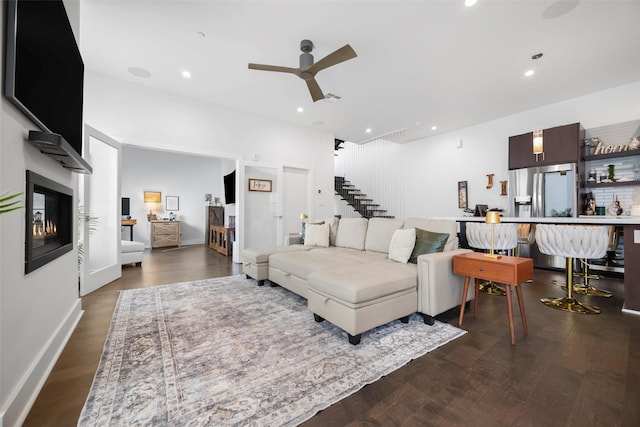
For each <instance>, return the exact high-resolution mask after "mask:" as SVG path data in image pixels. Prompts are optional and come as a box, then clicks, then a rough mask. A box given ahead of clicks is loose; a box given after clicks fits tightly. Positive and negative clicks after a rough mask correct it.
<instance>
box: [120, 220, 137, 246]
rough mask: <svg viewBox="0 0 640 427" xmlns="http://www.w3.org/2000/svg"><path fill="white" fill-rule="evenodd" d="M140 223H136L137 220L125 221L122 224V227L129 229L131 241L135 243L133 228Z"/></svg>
mask: <svg viewBox="0 0 640 427" xmlns="http://www.w3.org/2000/svg"><path fill="white" fill-rule="evenodd" d="M137 223H138V221H136V220H135V219H123V220H122V223H121V224H120V225H121V226H122V227H128V228H129V240H131V241H132V242H133V226H134V225H136V224H137Z"/></svg>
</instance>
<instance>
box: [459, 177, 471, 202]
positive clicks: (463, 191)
mask: <svg viewBox="0 0 640 427" xmlns="http://www.w3.org/2000/svg"><path fill="white" fill-rule="evenodd" d="M468 200H469V194H468V193H467V181H458V207H459V208H460V209H467V208H468V207H469V201H468Z"/></svg>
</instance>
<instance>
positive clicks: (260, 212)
mask: <svg viewBox="0 0 640 427" xmlns="http://www.w3.org/2000/svg"><path fill="white" fill-rule="evenodd" d="M237 165H238V167H237V170H238V171H239V173H236V179H237V183H236V191H237V192H238V195H239V196H240V197H241V199H240V200H241V203H240V209H239V215H240V227H238V229H237V234H236V239H237V240H238V244H239V248H238V249H239V251H242V249H244V248H256V247H273V246H282V242H281V241H280V239H278V236H280V235H281V234H282V233H281V229H282V211H281V200H280V198H281V188H280V187H281V186H280V177H281V175H282V174H281V169H280V168H279V167H277V166H267V165H261V164H258V163H253V162H251V163H248V162H245V161H238V163H237Z"/></svg>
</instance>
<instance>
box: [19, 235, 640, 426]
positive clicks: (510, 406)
mask: <svg viewBox="0 0 640 427" xmlns="http://www.w3.org/2000/svg"><path fill="white" fill-rule="evenodd" d="M240 270H241V268H240V265H238V264H233V263H232V262H231V258H230V257H225V256H222V255H220V254H218V253H216V252H215V251H213V250H210V249H208V248H207V247H205V246H186V247H183V248H181V249H169V250H162V249H155V250H153V251H152V252H151V253H147V254H145V258H144V262H143V265H142V267H131V266H127V267H125V268H124V269H123V274H122V278H120V279H118V280H116V281H115V282H113V283H110V284H109V285H107V286H105V287H103V288H101V289H99V290H97V291H95V292H93V293H92V294H90V295H88V296H86V297H84V298H82V306H83V309H84V310H85V313H84V316H83V317H82V319H81V321H80V323H79V325H78V327H77V328H76V330H75V332H74V333H73V335H72V336H71V339H70V341H69V343H68V344H67V346H66V347H65V349H64V351H63V353H62V355H61V356H60V359H59V360H58V362H57V364H56V366H55V368H54V370H53V372H52V373H51V375H50V376H49V378H48V380H47V382H46V383H45V385H44V388H43V389H42V391H41V393H40V395H39V397H38V399H37V400H36V402H35V404H34V406H33V408H32V410H31V412H30V413H29V416H28V418H27V420H26V422H25V424H24V425H25V426H74V425H76V424H77V420H78V416H79V414H80V411H81V409H82V406H83V405H84V401H85V399H86V396H87V393H88V391H89V387H90V385H91V382H92V380H93V375H94V374H95V370H96V368H97V366H98V361H99V359H100V355H101V354H102V347H103V345H104V340H105V338H106V334H107V330H108V328H109V323H110V320H111V314H112V312H113V308H114V307H115V303H116V301H117V298H118V293H119V291H120V290H123V289H133V288H142V287H150V286H156V285H160V284H167V283H175V282H182V281H188V280H197V279H204V278H209V277H219V276H227V275H232V274H238V273H240V272H241V271H240ZM562 277H563V276H562V273H558V272H551V271H545V270H536V271H535V280H534V283H531V284H526V285H524V286H523V293H524V298H525V306H526V314H527V323H528V326H529V335H528V336H523V334H522V328H521V323H520V319H519V312H518V310H517V304H516V305H515V306H516V308H514V310H515V313H514V322H515V327H516V345H515V346H511V344H510V342H509V328H508V323H507V314H506V313H507V310H506V304H505V301H504V297H497V296H489V295H485V294H482V295H481V296H480V310H479V311H480V312H479V316H478V318H477V319H474V318H473V314H472V312H467V314H466V315H465V320H464V324H463V326H462V328H463V329H465V330H467V331H468V334H466V335H464V336H463V337H461V338H459V339H457V340H455V341H453V342H451V343H449V344H447V345H445V346H443V347H441V348H439V349H437V350H435V351H433V352H431V353H428V354H426V355H425V356H423V357H421V358H419V359H416V360H414V361H412V362H410V363H409V364H407V365H406V366H405V367H403V368H401V369H399V370H397V371H395V372H393V373H391V374H390V375H387V376H386V377H384V378H382V379H380V380H379V381H377V382H375V383H373V384H370V385H368V386H365V387H364V388H363V389H362V390H360V391H359V392H357V393H355V394H353V395H351V396H350V397H347V398H346V399H344V400H342V401H340V402H338V403H336V404H334V405H332V406H330V407H329V408H327V409H325V410H324V411H322V412H320V413H319V414H317V415H316V416H315V417H313V418H312V419H310V420H309V421H307V422H306V423H304V425H305V426H323V427H324V426H329V425H331V426H345V425H370V426H390V425H391V426H396V425H397V426H545V427H552V426H573V425H576V426H578V425H579V426H625V427H626V426H629V427H631V426H640V316H638V315H632V314H626V313H622V312H621V307H622V292H623V286H622V281H621V280H619V279H613V278H605V279H603V280H600V281H599V282H598V286H599V287H602V288H605V289H608V290H611V291H613V292H614V294H615V296H614V297H613V298H610V299H604V298H594V297H580V298H581V299H583V300H584V301H588V302H590V303H592V304H594V305H597V306H599V307H600V308H601V309H602V314H600V315H595V316H589V315H580V314H574V313H567V312H563V311H559V310H554V309H551V308H548V307H546V306H544V305H543V304H541V303H540V302H539V301H538V300H539V298H541V297H545V296H554V295H557V296H561V295H562V294H563V291H562V290H561V289H560V288H559V287H558V286H555V285H552V284H551V280H553V279H560V280H561V279H562ZM638 285H639V286H640V284H638ZM514 298H515V297H514ZM458 314H459V312H458V311H457V310H452V311H450V312H447V313H444V314H443V315H441V316H439V317H438V319H439V320H441V321H443V322H448V323H451V324H453V325H457V316H458ZM363 339H366V333H365V334H364V335H363Z"/></svg>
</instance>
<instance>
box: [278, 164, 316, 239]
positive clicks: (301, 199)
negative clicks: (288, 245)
mask: <svg viewBox="0 0 640 427" xmlns="http://www.w3.org/2000/svg"><path fill="white" fill-rule="evenodd" d="M282 188H283V191H282V193H283V201H282V216H283V220H282V221H283V226H282V232H283V234H284V235H283V236H282V240H283V241H284V242H288V236H289V234H291V233H300V232H301V231H302V220H301V219H300V214H302V213H304V214H306V215H309V216H310V215H311V214H312V213H311V212H310V208H311V205H310V203H309V197H310V196H309V195H310V194H311V193H310V189H311V182H310V173H309V170H308V169H299V168H292V167H287V166H285V167H284V169H283V179H282Z"/></svg>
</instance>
